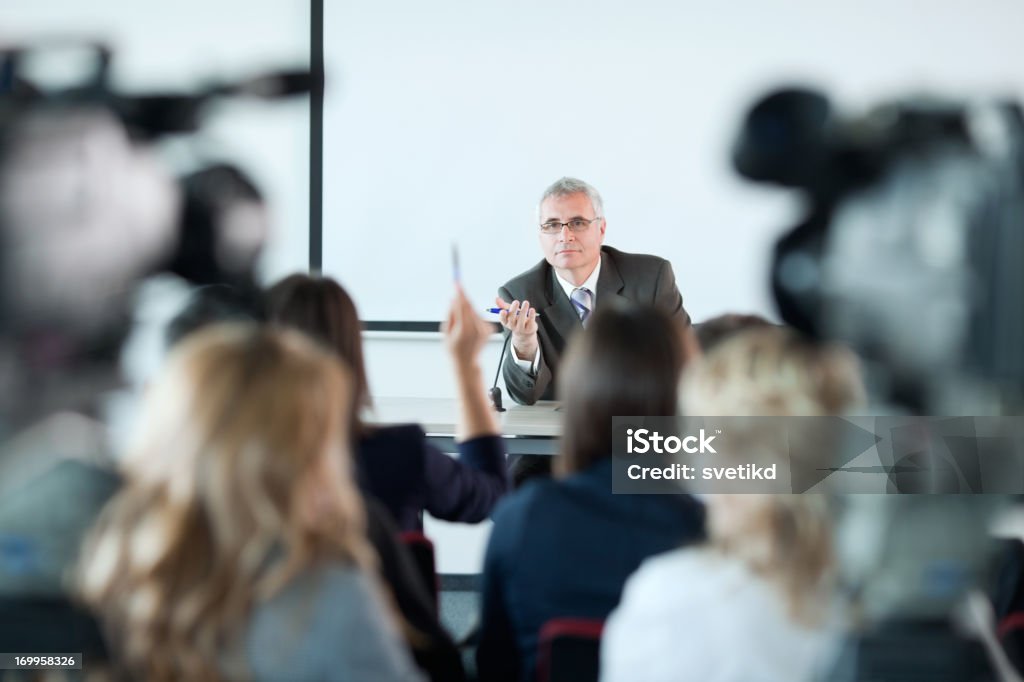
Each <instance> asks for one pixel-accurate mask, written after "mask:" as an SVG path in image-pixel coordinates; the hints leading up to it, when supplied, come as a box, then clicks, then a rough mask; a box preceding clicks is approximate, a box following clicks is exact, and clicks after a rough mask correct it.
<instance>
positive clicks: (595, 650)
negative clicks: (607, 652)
mask: <svg viewBox="0 0 1024 682" xmlns="http://www.w3.org/2000/svg"><path fill="white" fill-rule="evenodd" d="M602 630H604V621H602V620H592V619H588V618H552V619H551V620H549V621H548V622H546V623H544V625H543V627H541V629H540V640H539V642H538V643H537V647H538V651H537V680H538V682H597V680H598V677H599V673H600V663H601V631H602Z"/></svg>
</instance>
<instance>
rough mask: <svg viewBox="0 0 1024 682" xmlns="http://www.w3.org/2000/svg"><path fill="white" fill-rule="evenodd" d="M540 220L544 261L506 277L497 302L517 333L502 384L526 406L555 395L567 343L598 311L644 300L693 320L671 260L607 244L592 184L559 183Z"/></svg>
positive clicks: (598, 197) (507, 323)
mask: <svg viewBox="0 0 1024 682" xmlns="http://www.w3.org/2000/svg"><path fill="white" fill-rule="evenodd" d="M539 217H540V221H539V222H540V229H539V237H540V246H541V250H542V251H543V252H544V260H543V261H541V262H540V263H538V264H537V265H535V266H534V267H532V268H530V269H529V270H527V271H526V272H524V273H523V274H521V275H519V276H517V277H514V278H513V279H511V280H509V281H508V282H507V283H506V284H505V286H503V287H501V288H500V289H499V290H498V298H497V304H498V306H499V307H500V308H502V309H503V310H502V312H501V313H500V318H501V323H502V325H503V326H504V327H505V329H506V330H508V332H509V333H510V334H512V342H511V352H510V353H509V355H508V357H506V358H505V363H504V366H503V368H502V371H503V374H504V377H505V386H506V387H507V388H508V392H509V395H511V396H512V398H513V399H514V400H515V401H516V402H518V403H521V404H523V405H532V404H533V403H535V402H536V401H537V400H550V399H553V398H554V391H555V377H556V376H557V372H558V363H559V360H560V358H561V355H562V352H563V350H564V349H565V345H566V343H567V342H568V340H569V338H570V337H571V336H572V335H573V334H574V333H576V332H577V331H578V330H580V329H582V328H583V327H584V326H586V322H587V319H588V318H589V317H590V315H591V314H592V313H593V311H594V308H595V306H599V305H600V306H604V305H607V304H608V303H610V302H612V301H615V300H619V301H627V302H631V303H642V304H647V305H653V306H655V307H657V308H659V309H661V310H664V311H665V312H667V313H669V314H671V315H674V316H677V317H678V318H679V319H680V320H682V321H683V322H684V323H687V324H688V323H689V321H690V317H689V315H687V314H686V311H685V310H684V309H683V298H682V296H680V294H679V289H677V288H676V279H675V275H674V274H673V272H672V265H671V264H670V263H669V262H668V261H667V260H665V259H664V258H659V257H657V256H649V255H643V254H632V253H623V252H622V251H618V250H616V249H613V248H611V247H609V246H603V243H604V234H605V228H606V227H607V222H606V221H605V218H604V206H603V204H602V202H601V195H600V194H598V193H597V190H595V189H594V188H593V187H591V186H590V185H588V184H587V183H585V182H583V181H582V180H577V179H575V178H562V179H560V180H558V181H557V182H555V183H554V184H553V185H551V186H550V187H548V188H547V189H546V190H545V191H544V194H543V195H542V196H541V200H540V208H539Z"/></svg>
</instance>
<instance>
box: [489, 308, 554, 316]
mask: <svg viewBox="0 0 1024 682" xmlns="http://www.w3.org/2000/svg"><path fill="white" fill-rule="evenodd" d="M501 311H502V309H501V308H484V312H487V313H492V314H494V315H497V314H498V313H500V312H501ZM518 314H519V311H518V310H517V311H516V315H518ZM537 317H540V313H537Z"/></svg>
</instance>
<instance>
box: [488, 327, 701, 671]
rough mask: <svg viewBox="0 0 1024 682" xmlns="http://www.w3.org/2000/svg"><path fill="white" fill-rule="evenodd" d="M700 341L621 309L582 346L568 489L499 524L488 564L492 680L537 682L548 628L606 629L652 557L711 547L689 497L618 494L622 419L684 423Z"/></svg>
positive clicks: (569, 378) (574, 360)
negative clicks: (541, 636) (688, 374)
mask: <svg viewBox="0 0 1024 682" xmlns="http://www.w3.org/2000/svg"><path fill="white" fill-rule="evenodd" d="M691 334H692V332H690V331H689V330H688V329H684V328H682V327H681V326H680V325H679V324H678V323H677V322H675V321H673V320H671V319H669V318H668V317H667V316H665V315H664V314H662V313H660V312H658V311H656V310H654V309H649V308H618V307H610V308H605V309H604V310H601V311H599V312H598V313H597V314H595V315H594V317H593V318H591V320H590V325H589V326H588V328H587V330H586V332H585V333H583V334H580V335H579V336H578V337H577V338H576V339H574V340H573V342H572V344H571V345H570V351H569V353H568V354H567V358H566V361H565V365H564V368H563V370H562V373H561V375H560V377H559V395H560V396H561V399H562V400H563V403H564V405H565V418H564V424H563V438H562V446H561V453H560V454H559V456H558V459H557V461H556V463H555V469H556V472H558V474H559V476H558V477H557V478H556V479H548V480H544V479H536V480H533V481H531V482H530V483H528V484H527V485H526V486H524V487H523V488H522V489H520V490H518V491H517V492H516V493H514V494H513V495H512V496H510V497H509V498H507V499H506V500H505V501H504V502H503V503H502V504H501V505H499V507H498V509H497V510H496V511H495V514H494V517H493V518H494V530H493V532H492V534H491V538H490V542H489V544H488V547H487V554H486V557H485V559H484V574H483V594H482V615H481V630H480V635H481V637H480V645H479V649H478V650H477V667H478V672H479V675H480V679H482V680H489V681H491V680H494V681H497V680H533V679H535V678H536V670H535V668H536V650H537V643H538V633H539V631H540V629H541V627H542V626H543V625H544V623H546V622H547V621H548V620H550V619H552V618H563V617H575V618H589V619H604V618H605V617H606V616H607V615H608V614H609V613H610V612H611V610H612V609H613V608H615V606H616V604H618V601H619V596H620V594H621V592H622V586H623V584H624V583H625V581H626V578H627V577H628V576H629V575H630V574H631V573H632V572H633V571H634V570H636V568H637V567H638V566H639V565H640V563H641V562H642V561H643V560H644V559H645V558H647V557H649V556H651V555H654V554H658V553H660V552H664V551H667V550H670V549H673V548H675V547H678V546H680V545H683V544H687V543H690V542H693V541H695V540H699V539H701V538H703V535H704V511H703V507H702V506H701V505H700V504H699V503H698V502H697V501H696V500H694V499H693V498H692V497H690V496H688V495H614V494H612V460H611V458H612V417H614V416H617V415H620V416H621V415H649V416H672V415H675V414H676V388H677V384H678V381H679V376H680V373H681V371H682V368H683V365H684V364H685V363H686V362H687V361H688V360H689V359H690V358H691V356H692V355H694V354H695V353H697V352H698V351H697V349H696V342H695V341H694V339H693V337H692V335H691Z"/></svg>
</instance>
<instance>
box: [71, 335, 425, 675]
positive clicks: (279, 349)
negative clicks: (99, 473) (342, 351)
mask: <svg viewBox="0 0 1024 682" xmlns="http://www.w3.org/2000/svg"><path fill="white" fill-rule="evenodd" d="M352 386H353V381H352V376H351V373H350V371H349V370H348V369H346V368H344V367H343V366H342V365H341V364H340V363H339V362H338V361H337V360H335V359H334V358H333V357H331V356H330V355H329V354H327V353H326V352H323V351H320V350H319V349H317V348H315V347H314V346H313V345H312V344H311V343H309V342H307V341H306V340H304V339H303V338H300V337H299V335H297V334H291V333H287V332H272V331H264V330H259V329H256V328H250V327H230V326H222V327H212V328H210V329H209V330H206V331H201V332H198V333H196V334H194V335H193V336H190V337H189V338H188V339H186V340H185V341H183V342H182V343H181V344H180V345H179V346H178V347H177V349H176V350H175V351H174V352H173V353H172V355H171V357H170V358H169V360H168V364H167V366H166V368H165V371H164V374H163V376H162V378H161V380H160V381H159V382H158V383H157V385H156V386H155V387H154V388H153V390H152V392H151V395H150V396H149V400H148V402H147V406H146V410H145V412H144V415H143V420H142V425H141V429H140V434H139V438H138V442H137V443H136V446H135V448H134V449H133V450H132V452H131V454H130V456H129V457H128V459H127V460H126V467H125V468H126V472H125V474H126V483H125V486H124V488H123V489H122V491H121V492H120V493H119V494H118V495H117V496H116V497H115V498H114V500H113V501H112V503H111V504H110V505H109V506H108V507H107V508H106V510H105V511H104V513H103V515H102V516H101V519H100V521H99V523H98V525H97V527H96V528H95V529H94V531H93V534H92V536H91V539H90V540H89V542H88V544H87V546H86V549H85V551H84V553H83V557H84V558H83V562H82V566H81V569H80V585H81V591H82V593H83V595H84V597H85V599H86V600H87V602H88V603H89V604H90V605H91V606H92V607H93V609H94V610H95V611H96V612H97V613H98V614H99V615H100V617H101V619H102V621H103V623H104V625H105V626H106V628H107V631H108V633H109V635H110V641H111V643H112V644H113V649H114V653H115V657H116V658H117V660H118V661H119V662H120V663H121V664H122V665H123V666H124V667H125V668H126V670H127V671H128V672H129V673H130V674H131V675H132V676H134V677H135V678H137V679H145V680H153V681H159V680H190V681H203V680H239V679H253V680H285V679H287V680H293V681H299V680H343V679H344V680H364V679H365V680H370V679H372V680H419V679H421V678H420V676H419V674H418V673H417V672H416V671H415V668H414V667H413V664H412V662H411V660H410V657H409V654H408V652H407V651H406V650H405V648H404V646H403V644H402V643H401V639H400V636H399V631H398V627H397V626H396V623H395V622H394V621H393V619H392V618H391V616H390V613H391V612H390V610H389V609H388V608H386V607H385V599H384V598H383V595H382V593H381V592H380V591H379V590H378V588H377V585H376V584H375V582H374V580H373V579H371V578H370V575H371V574H372V566H373V563H374V557H373V553H372V551H371V550H370V547H369V545H368V544H367V541H366V539H365V537H364V514H363V508H362V502H361V500H360V497H359V494H358V493H357V491H356V489H355V486H354V485H353V483H352V480H351V476H350V473H349V466H350V455H349V452H348V446H347V443H348V442H349V438H348V433H347V428H348V426H347V423H346V420H345V418H344V415H345V414H346V413H347V410H348V405H349V403H350V402H351V401H352V394H353V388H352Z"/></svg>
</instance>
